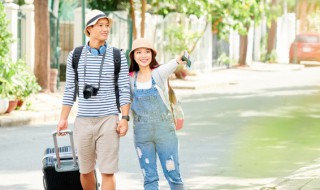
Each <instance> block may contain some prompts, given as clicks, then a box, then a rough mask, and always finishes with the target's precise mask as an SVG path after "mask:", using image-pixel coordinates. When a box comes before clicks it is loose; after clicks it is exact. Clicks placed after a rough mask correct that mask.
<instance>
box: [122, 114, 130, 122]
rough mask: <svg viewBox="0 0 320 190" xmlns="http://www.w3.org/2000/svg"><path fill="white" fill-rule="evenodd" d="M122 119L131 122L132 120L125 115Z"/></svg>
mask: <svg viewBox="0 0 320 190" xmlns="http://www.w3.org/2000/svg"><path fill="white" fill-rule="evenodd" d="M121 119H125V120H127V121H129V120H130V117H129V116H128V115H123V116H122V117H121Z"/></svg>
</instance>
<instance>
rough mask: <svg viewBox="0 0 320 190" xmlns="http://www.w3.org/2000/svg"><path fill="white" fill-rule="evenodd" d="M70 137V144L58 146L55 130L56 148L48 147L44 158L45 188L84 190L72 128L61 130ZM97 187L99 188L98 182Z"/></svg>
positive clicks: (48, 189)
mask: <svg viewBox="0 0 320 190" xmlns="http://www.w3.org/2000/svg"><path fill="white" fill-rule="evenodd" d="M61 132H62V133H67V134H68V135H69V137H70V146H62V147H58V142H57V132H56V131H55V132H53V133H52V135H53V141H54V148H47V149H46V150H45V153H44V157H43V159H42V164H43V168H42V171H43V186H44V189H45V190H82V187H81V182H80V173H79V166H78V160H77V157H76V152H75V149H74V143H73V133H72V131H70V130H65V131H61ZM96 184H97V188H96V189H98V183H97V182H96Z"/></svg>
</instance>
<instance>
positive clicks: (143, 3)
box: [140, 0, 147, 38]
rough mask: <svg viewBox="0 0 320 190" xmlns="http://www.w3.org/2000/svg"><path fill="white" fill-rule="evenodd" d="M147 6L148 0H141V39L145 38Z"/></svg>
mask: <svg viewBox="0 0 320 190" xmlns="http://www.w3.org/2000/svg"><path fill="white" fill-rule="evenodd" d="M146 5H147V0H141V23H140V28H141V37H142V38H143V37H144V26H145V25H144V23H145V20H146Z"/></svg>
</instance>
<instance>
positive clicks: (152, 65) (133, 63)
mask: <svg viewBox="0 0 320 190" xmlns="http://www.w3.org/2000/svg"><path fill="white" fill-rule="evenodd" d="M149 50H150V51H151V52H152V59H151V63H150V65H149V67H150V69H155V68H157V67H159V66H160V64H159V63H158V61H157V60H156V56H155V54H154V53H153V51H152V50H151V49H149ZM129 57H130V68H129V72H135V71H139V65H138V63H137V62H136V61H135V60H134V51H133V52H131V54H130V56H129Z"/></svg>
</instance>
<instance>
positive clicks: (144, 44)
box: [129, 38, 157, 56]
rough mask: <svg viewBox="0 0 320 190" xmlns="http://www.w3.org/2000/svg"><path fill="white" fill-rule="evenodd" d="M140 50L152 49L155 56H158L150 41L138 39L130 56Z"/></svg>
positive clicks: (133, 44)
mask: <svg viewBox="0 0 320 190" xmlns="http://www.w3.org/2000/svg"><path fill="white" fill-rule="evenodd" d="M138 48H148V49H151V50H152V52H153V54H154V56H156V55H157V51H156V50H155V49H154V48H153V45H152V44H151V42H150V41H148V40H147V39H145V38H137V39H135V40H134V41H133V42H132V50H131V51H130V53H129V55H130V56H131V53H133V52H134V50H136V49H138Z"/></svg>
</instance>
